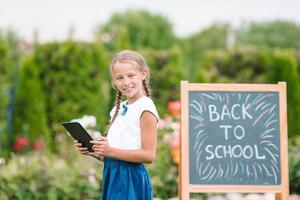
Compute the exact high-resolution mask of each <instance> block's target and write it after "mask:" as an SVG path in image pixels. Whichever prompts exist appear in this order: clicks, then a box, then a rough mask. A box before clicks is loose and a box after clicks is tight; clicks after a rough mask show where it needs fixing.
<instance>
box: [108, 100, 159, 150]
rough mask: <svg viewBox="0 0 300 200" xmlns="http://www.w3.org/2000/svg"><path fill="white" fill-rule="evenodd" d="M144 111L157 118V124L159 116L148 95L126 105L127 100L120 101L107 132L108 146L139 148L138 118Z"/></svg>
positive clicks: (139, 131)
mask: <svg viewBox="0 0 300 200" xmlns="http://www.w3.org/2000/svg"><path fill="white" fill-rule="evenodd" d="M126 107H127V108H126ZM115 109H116V108H115V107H114V108H113V109H112V110H111V112H110V117H113V115H114V113H115ZM144 111H150V112H151V113H152V114H153V115H154V116H155V117H156V118H157V125H158V121H159V116H158V113H157V110H156V107H155V105H154V103H153V101H152V99H150V98H149V97H147V96H142V97H140V98H139V99H138V100H136V101H135V102H133V103H132V104H129V105H127V101H124V102H121V105H120V110H119V113H118V116H117V118H116V119H115V121H114V122H113V123H112V125H111V127H110V129H109V131H108V134H107V140H108V144H109V146H111V147H114V148H118V149H124V150H136V149H140V148H141V127H140V118H141V115H142V113H143V112H144Z"/></svg>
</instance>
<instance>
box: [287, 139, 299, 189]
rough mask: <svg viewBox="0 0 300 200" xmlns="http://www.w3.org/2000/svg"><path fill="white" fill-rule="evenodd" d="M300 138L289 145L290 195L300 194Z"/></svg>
mask: <svg viewBox="0 0 300 200" xmlns="http://www.w3.org/2000/svg"><path fill="white" fill-rule="evenodd" d="M299 147H300V137H299V136H298V138H296V139H294V140H293V141H291V142H290V144H289V179H290V193H291V194H300V148H299Z"/></svg>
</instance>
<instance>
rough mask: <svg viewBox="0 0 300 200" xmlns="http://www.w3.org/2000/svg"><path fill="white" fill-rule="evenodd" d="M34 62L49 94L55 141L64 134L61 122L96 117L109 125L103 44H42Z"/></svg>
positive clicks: (51, 126) (47, 102)
mask: <svg viewBox="0 0 300 200" xmlns="http://www.w3.org/2000/svg"><path fill="white" fill-rule="evenodd" d="M33 62H34V65H35V66H38V69H39V78H40V80H41V87H42V90H43V91H45V104H46V113H47V120H48V126H49V127H50V130H51V133H52V134H53V135H52V137H53V141H54V137H55V133H57V131H59V130H62V127H61V124H60V122H63V121H69V120H71V119H74V118H80V117H82V116H83V115H94V116H96V118H97V120H98V121H100V123H99V124H103V123H104V122H106V121H107V112H108V110H107V106H106V105H107V102H108V100H109V98H110V96H109V81H108V76H107V75H108V67H107V66H108V64H107V62H106V53H105V51H104V50H103V47H102V45H101V44H100V43H86V42H73V41H71V40H68V41H66V42H63V43H57V42H52V43H47V44H40V45H37V47H36V50H35V52H34V55H33ZM99 124H98V125H99ZM98 128H99V127H98ZM101 128H103V129H104V127H101Z"/></svg>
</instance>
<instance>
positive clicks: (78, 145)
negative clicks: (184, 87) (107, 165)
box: [74, 140, 104, 161]
mask: <svg viewBox="0 0 300 200" xmlns="http://www.w3.org/2000/svg"><path fill="white" fill-rule="evenodd" d="M74 145H75V146H76V148H77V150H78V151H79V152H80V153H81V154H83V155H89V156H92V157H94V158H96V159H98V160H100V161H103V160H104V156H103V155H100V154H98V153H95V152H89V151H88V148H87V147H82V144H81V143H79V142H78V141H77V140H74Z"/></svg>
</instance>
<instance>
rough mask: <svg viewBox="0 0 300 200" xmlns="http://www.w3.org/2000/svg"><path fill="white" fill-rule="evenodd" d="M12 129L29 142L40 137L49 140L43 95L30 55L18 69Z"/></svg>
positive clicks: (36, 68) (37, 73)
mask: <svg viewBox="0 0 300 200" xmlns="http://www.w3.org/2000/svg"><path fill="white" fill-rule="evenodd" d="M14 116H15V117H14V131H15V133H16V134H17V135H26V134H28V135H26V136H27V137H29V138H30V141H31V142H35V141H37V140H38V139H40V138H42V137H43V138H46V140H47V139H48V140H47V141H49V138H50V137H49V129H48V124H47V116H46V107H45V96H44V91H42V88H41V83H40V79H39V70H38V67H37V66H35V65H34V63H33V61H32V57H28V58H26V60H25V61H24V63H23V65H22V67H21V69H20V80H19V86H18V88H17V94H16V108H15V113H14Z"/></svg>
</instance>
